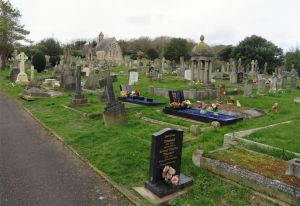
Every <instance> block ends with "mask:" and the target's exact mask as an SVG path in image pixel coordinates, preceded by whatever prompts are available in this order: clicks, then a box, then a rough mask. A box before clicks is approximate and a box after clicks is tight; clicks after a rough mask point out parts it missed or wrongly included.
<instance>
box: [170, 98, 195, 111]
mask: <svg viewBox="0 0 300 206" xmlns="http://www.w3.org/2000/svg"><path fill="white" fill-rule="evenodd" d="M170 106H171V107H172V108H173V109H190V108H191V107H192V103H191V101H190V100H184V101H182V102H172V103H171V104H170Z"/></svg>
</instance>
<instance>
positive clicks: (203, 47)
mask: <svg viewBox="0 0 300 206" xmlns="http://www.w3.org/2000/svg"><path fill="white" fill-rule="evenodd" d="M192 56H203V57H212V56H214V52H213V50H212V48H210V46H208V45H207V44H206V43H205V42H204V36H203V35H201V37H200V43H199V44H197V45H196V46H195V47H194V48H193V50H192Z"/></svg>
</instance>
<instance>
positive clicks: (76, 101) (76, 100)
mask: <svg viewBox="0 0 300 206" xmlns="http://www.w3.org/2000/svg"><path fill="white" fill-rule="evenodd" d="M71 104H72V105H74V106H79V105H85V104H87V99H86V98H85V97H84V96H83V95H74V96H73V97H72V99H71Z"/></svg>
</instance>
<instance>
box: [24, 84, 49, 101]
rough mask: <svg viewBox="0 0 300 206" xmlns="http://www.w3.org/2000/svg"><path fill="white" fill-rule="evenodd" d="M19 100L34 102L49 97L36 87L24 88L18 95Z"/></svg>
mask: <svg viewBox="0 0 300 206" xmlns="http://www.w3.org/2000/svg"><path fill="white" fill-rule="evenodd" d="M20 97H21V98H23V99H25V100H27V101H34V100H37V99H42V98H47V97H50V95H49V94H47V92H46V91H44V90H42V89H39V88H37V87H31V88H26V89H25V90H24V91H23V93H22V94H21V95H20Z"/></svg>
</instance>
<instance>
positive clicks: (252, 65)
mask: <svg viewBox="0 0 300 206" xmlns="http://www.w3.org/2000/svg"><path fill="white" fill-rule="evenodd" d="M254 68H255V61H254V60H252V61H251V71H254Z"/></svg>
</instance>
